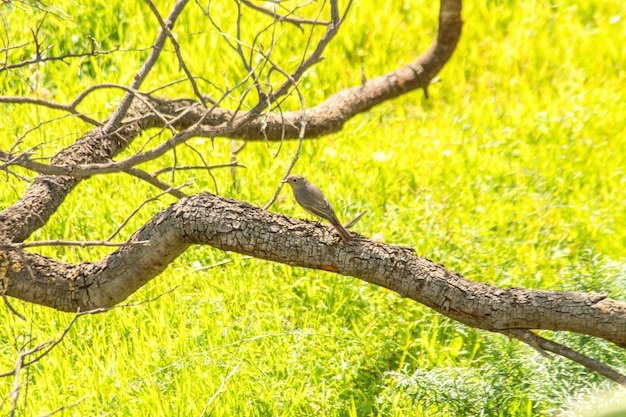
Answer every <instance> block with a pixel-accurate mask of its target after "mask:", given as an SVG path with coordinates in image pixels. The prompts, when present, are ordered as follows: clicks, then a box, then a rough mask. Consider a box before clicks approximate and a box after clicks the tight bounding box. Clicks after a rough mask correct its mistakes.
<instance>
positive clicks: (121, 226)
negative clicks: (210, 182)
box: [106, 183, 187, 242]
mask: <svg viewBox="0 0 626 417" xmlns="http://www.w3.org/2000/svg"><path fill="white" fill-rule="evenodd" d="M186 185H187V184H186V183H185V184H183V185H180V186H178V187H175V188H177V189H180V188H183V187H185V186H186ZM170 188H171V187H170ZM173 189H174V188H171V189H168V190H165V191H163V192H162V193H160V194H157V195H155V196H154V197H151V198H148V199H147V200H144V201H143V202H142V203H141V204H140V205H139V206H138V207H137V208H136V209H135V210H133V211H132V213H130V214H129V215H128V217H126V219H125V220H124V221H123V222H122V224H120V225H119V226H118V227H117V229H115V231H114V232H113V233H111V235H110V236H109V237H107V238H106V242H108V241H110V240H111V239H113V238H114V237H115V236H117V234H118V233H119V232H120V231H121V230H122V229H123V228H124V226H126V225H127V224H128V222H129V221H130V219H132V218H133V216H134V215H135V214H137V212H139V210H141V208H142V207H143V206H145V205H146V204H148V203H150V202H152V201H155V200H158V199H159V198H161V197H162V196H163V195H165V194H169V193H170V192H171V190H173Z"/></svg>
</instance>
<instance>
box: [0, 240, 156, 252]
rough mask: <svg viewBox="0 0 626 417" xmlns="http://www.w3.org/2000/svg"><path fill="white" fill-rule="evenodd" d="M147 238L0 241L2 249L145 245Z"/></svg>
mask: <svg viewBox="0 0 626 417" xmlns="http://www.w3.org/2000/svg"><path fill="white" fill-rule="evenodd" d="M149 244H150V242H148V241H147V240H140V241H135V242H130V241H129V242H108V241H106V240H40V241H37V242H18V243H0V249H2V250H20V249H24V248H37V247H42V246H78V247H81V248H86V247H89V246H109V247H120V246H145V245H149Z"/></svg>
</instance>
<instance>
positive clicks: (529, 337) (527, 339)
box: [502, 329, 626, 386]
mask: <svg viewBox="0 0 626 417" xmlns="http://www.w3.org/2000/svg"><path fill="white" fill-rule="evenodd" d="M502 333H504V334H506V335H510V336H513V337H514V338H516V339H518V340H520V341H522V342H524V343H526V344H528V345H530V346H531V347H532V348H533V349H535V350H537V351H539V352H541V350H544V351H548V352H552V353H555V354H557V355H559V356H563V357H564V358H567V359H570V360H572V361H574V362H577V363H579V364H581V365H582V366H584V367H585V368H587V369H590V370H592V371H594V372H597V373H599V374H600V375H604V376H605V377H606V378H608V379H610V380H612V381H614V382H617V383H618V384H620V385H623V386H626V375H623V374H621V373H619V372H617V371H616V370H614V369H613V368H611V367H610V366H608V365H605V364H603V363H602V362H599V361H597V360H595V359H593V358H590V357H589V356H586V355H583V354H582V353H579V352H576V351H575V350H573V349H571V348H568V347H567V346H563V345H561V344H560V343H557V342H554V341H552V340H548V339H545V338H543V337H541V336H539V335H537V334H536V333H533V332H531V331H530V330H525V329H509V330H506V331H503V332H502ZM542 354H543V355H544V356H546V355H547V354H546V353H545V352H543V353H542ZM547 357H550V356H549V355H548V356H547Z"/></svg>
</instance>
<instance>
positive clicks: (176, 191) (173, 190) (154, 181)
mask: <svg viewBox="0 0 626 417" xmlns="http://www.w3.org/2000/svg"><path fill="white" fill-rule="evenodd" d="M125 172H126V173H128V174H130V175H132V176H133V177H137V178H139V179H142V180H144V181H145V182H147V183H148V184H150V185H153V186H155V187H156V188H158V189H160V190H163V191H164V192H166V193H168V194H171V195H173V196H174V197H176V198H185V197H187V194H185V193H183V192H182V191H180V189H181V188H183V187H186V186H187V185H188V184H186V183H185V184H183V185H180V186H178V187H172V186H171V185H169V184H167V183H165V182H163V181H161V180H160V179H158V178H156V177H155V176H153V175H151V174H149V173H147V172H145V171H142V170H140V169H138V168H129V169H127V170H126V171H125Z"/></svg>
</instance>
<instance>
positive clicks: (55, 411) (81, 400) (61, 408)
mask: <svg viewBox="0 0 626 417" xmlns="http://www.w3.org/2000/svg"><path fill="white" fill-rule="evenodd" d="M86 399H87V396H86V395H85V396H84V397H83V398H81V399H80V400H78V401H76V402H73V403H72V404H65V405H62V406H61V407H59V408H57V409H56V410H53V411H51V412H49V413H48V414H44V415H42V416H41V417H50V416H53V415H55V414H57V413H60V412H61V411H63V410H67V409H68V408H72V407H76V406H77V405H78V404H80V403H82V402H83V401H85V400H86Z"/></svg>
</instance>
